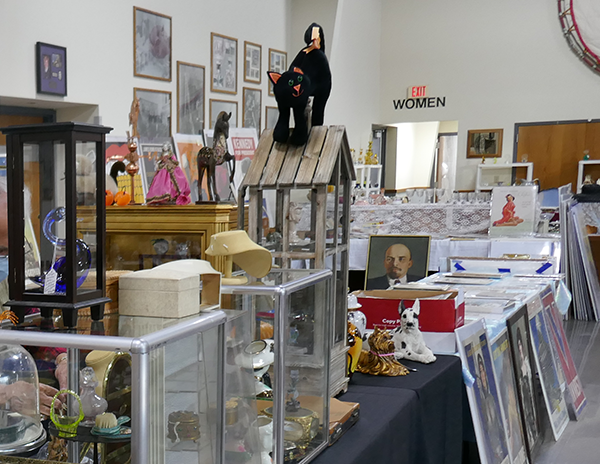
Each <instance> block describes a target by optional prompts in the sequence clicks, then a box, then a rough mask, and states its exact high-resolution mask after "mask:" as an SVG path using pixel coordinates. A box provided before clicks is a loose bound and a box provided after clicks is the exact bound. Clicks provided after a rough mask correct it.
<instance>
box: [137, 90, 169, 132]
mask: <svg viewBox="0 0 600 464" xmlns="http://www.w3.org/2000/svg"><path fill="white" fill-rule="evenodd" d="M133 91H134V95H133V97H134V98H139V100H140V113H139V116H138V126H137V127H138V132H139V134H140V137H145V138H146V139H154V138H161V137H162V138H165V137H170V136H171V92H163V91H160V90H151V89H139V88H134V89H133Z"/></svg>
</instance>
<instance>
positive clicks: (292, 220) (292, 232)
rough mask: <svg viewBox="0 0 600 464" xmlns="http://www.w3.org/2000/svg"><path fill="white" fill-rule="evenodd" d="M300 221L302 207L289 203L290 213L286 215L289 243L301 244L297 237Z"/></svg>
mask: <svg viewBox="0 0 600 464" xmlns="http://www.w3.org/2000/svg"><path fill="white" fill-rule="evenodd" d="M301 219H302V206H300V205H299V204H297V203H295V202H293V201H292V202H290V212H289V213H288V225H289V242H290V243H292V244H294V243H303V242H304V240H302V239H301V238H300V237H298V232H297V230H296V229H297V227H298V223H299V222H300V220H301Z"/></svg>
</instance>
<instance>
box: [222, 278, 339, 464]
mask: <svg viewBox="0 0 600 464" xmlns="http://www.w3.org/2000/svg"><path fill="white" fill-rule="evenodd" d="M332 276H333V274H332V272H331V271H330V270H329V269H323V270H292V269H275V270H272V271H271V272H270V273H269V274H268V275H267V276H266V277H264V278H262V279H258V280H257V279H254V278H252V277H250V276H247V277H248V279H249V281H248V283H247V284H244V285H236V286H227V285H224V286H222V287H221V293H222V301H221V306H222V307H223V308H231V309H237V310H248V311H249V312H251V314H252V315H253V321H252V325H253V327H252V331H251V333H252V334H253V339H254V340H253V341H252V342H251V343H249V344H248V345H247V346H245V347H244V349H243V350H242V351H241V355H242V357H243V358H244V359H245V360H246V361H245V363H246V364H248V365H249V366H251V367H252V368H253V370H254V375H255V384H254V385H255V390H254V393H255V397H256V408H257V414H258V417H257V419H256V421H257V429H258V432H259V440H260V443H261V446H262V448H261V451H262V453H263V454H262V457H263V459H262V460H261V463H262V464H268V463H270V462H271V461H270V459H271V458H272V459H273V461H272V462H273V463H274V464H284V463H285V462H294V463H304V462H309V461H310V460H312V459H313V458H314V457H315V456H316V455H317V454H318V453H320V452H321V451H322V450H323V449H324V448H325V447H327V444H328V438H329V371H330V354H331V352H330V351H331V350H330V348H331V343H332V338H333V337H332V336H331V333H332V319H333V312H332V311H331V310H330V303H331V296H332V291H331V285H332V280H333V279H332Z"/></svg>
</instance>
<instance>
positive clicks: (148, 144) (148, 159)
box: [138, 137, 173, 200]
mask: <svg viewBox="0 0 600 464" xmlns="http://www.w3.org/2000/svg"><path fill="white" fill-rule="evenodd" d="M167 142H168V143H170V144H171V146H173V141H172V140H171V137H159V138H154V139H152V140H148V139H145V138H143V137H142V138H141V139H140V145H139V148H138V154H139V155H140V160H139V162H138V164H139V166H140V175H141V176H142V187H143V189H144V200H145V198H146V195H148V189H149V188H150V186H151V185H152V180H153V179H154V175H155V174H156V170H157V165H158V160H159V159H160V157H161V155H162V147H163V144H164V143H167Z"/></svg>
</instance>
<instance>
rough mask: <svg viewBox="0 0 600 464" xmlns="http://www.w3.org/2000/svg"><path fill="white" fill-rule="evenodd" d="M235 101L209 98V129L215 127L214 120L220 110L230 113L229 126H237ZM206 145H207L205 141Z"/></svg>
mask: <svg viewBox="0 0 600 464" xmlns="http://www.w3.org/2000/svg"><path fill="white" fill-rule="evenodd" d="M237 105H238V104H237V102H236V101H227V100H215V99H213V98H211V99H210V129H214V128H215V122H216V120H217V116H218V115H219V113H220V112H221V111H225V112H227V113H231V119H230V120H229V128H230V129H231V128H234V127H237V107H238V106H237ZM206 144H207V146H212V145H209V144H208V142H206Z"/></svg>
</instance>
